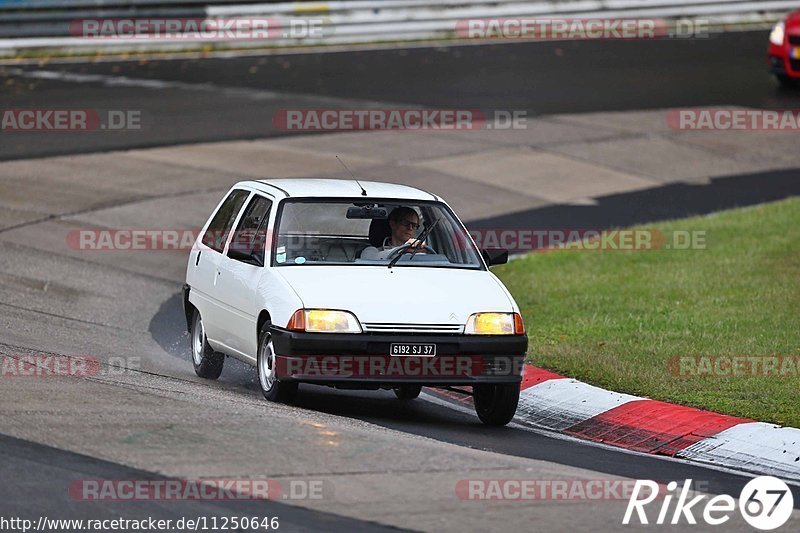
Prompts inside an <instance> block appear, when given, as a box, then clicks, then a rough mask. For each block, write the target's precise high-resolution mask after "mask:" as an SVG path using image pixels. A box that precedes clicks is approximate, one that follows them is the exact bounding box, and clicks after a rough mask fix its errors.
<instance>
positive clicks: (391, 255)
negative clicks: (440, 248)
mask: <svg viewBox="0 0 800 533" xmlns="http://www.w3.org/2000/svg"><path fill="white" fill-rule="evenodd" d="M410 248H411V245H410V244H403V245H401V246H398V247H397V248H395V249H394V250H392V251H391V252H390V253H389V255H388V256H387V257H386V259H389V260H392V259H394V258H395V257H397V256H398V255H402V254H404V253H408V250H409V249H410ZM422 248H423V249H424V250H425V251H426V252H430V253H432V254H435V253H436V250H434V249H433V248H431V247H430V246H428V245H427V244H425V245H423V246H422ZM417 253H420V252H417Z"/></svg>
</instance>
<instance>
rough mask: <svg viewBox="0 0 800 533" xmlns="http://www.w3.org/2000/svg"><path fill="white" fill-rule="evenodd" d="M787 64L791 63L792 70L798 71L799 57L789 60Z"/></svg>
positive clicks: (799, 67)
mask: <svg viewBox="0 0 800 533" xmlns="http://www.w3.org/2000/svg"><path fill="white" fill-rule="evenodd" d="M789 64H790V65H791V67H792V70H793V71H795V72H800V59H792V60H791V61H789Z"/></svg>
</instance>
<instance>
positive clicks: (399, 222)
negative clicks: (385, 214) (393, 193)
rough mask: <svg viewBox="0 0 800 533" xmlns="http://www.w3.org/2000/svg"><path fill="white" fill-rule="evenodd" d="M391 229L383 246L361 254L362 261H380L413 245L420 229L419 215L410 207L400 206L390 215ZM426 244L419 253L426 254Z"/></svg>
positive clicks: (422, 244) (371, 248) (366, 250)
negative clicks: (406, 246)
mask: <svg viewBox="0 0 800 533" xmlns="http://www.w3.org/2000/svg"><path fill="white" fill-rule="evenodd" d="M389 228H390V229H391V231H392V233H391V235H389V236H388V237H386V238H385V239H384V240H383V246H381V247H379V248H375V247H374V246H369V247H367V248H365V249H364V251H363V252H361V258H362V259H370V260H373V261H374V260H380V259H386V258H388V257H389V255H390V254H391V253H392V252H393V251H394V250H395V249H397V248H398V247H399V246H403V245H405V244H412V243H413V242H414V241H415V239H414V232H415V231H416V230H417V228H419V215H417V212H416V211H414V210H413V209H411V208H410V207H406V206H400V207H396V208H395V209H394V210H392V212H391V213H390V214H389ZM424 246H425V243H421V244H420V245H419V252H420V253H424V250H423V249H422V248H423V247H424Z"/></svg>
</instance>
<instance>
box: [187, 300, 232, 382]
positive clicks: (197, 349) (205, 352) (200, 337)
mask: <svg viewBox="0 0 800 533" xmlns="http://www.w3.org/2000/svg"><path fill="white" fill-rule="evenodd" d="M191 334H192V364H193V365H194V371H195V373H196V374H197V375H198V376H200V377H201V378H206V379H217V378H218V377H219V376H220V374H222V365H223V364H225V356H224V355H223V354H221V353H218V352H215V351H214V349H213V348H212V347H211V346H209V345H208V339H207V338H206V328H205V327H204V326H203V319H202V318H201V317H200V313H199V312H198V311H197V309H195V311H194V319H193V320H192V331H191Z"/></svg>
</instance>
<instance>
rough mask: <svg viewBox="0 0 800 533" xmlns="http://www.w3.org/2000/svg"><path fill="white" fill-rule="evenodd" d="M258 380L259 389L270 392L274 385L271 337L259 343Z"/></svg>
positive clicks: (273, 351)
mask: <svg viewBox="0 0 800 533" xmlns="http://www.w3.org/2000/svg"><path fill="white" fill-rule="evenodd" d="M258 379H259V380H260V381H261V388H262V389H264V390H265V391H269V390H272V387H273V386H274V385H275V350H274V349H273V347H272V337H270V336H269V335H266V336H265V339H264V341H262V342H261V353H260V354H259V358H258Z"/></svg>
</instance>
